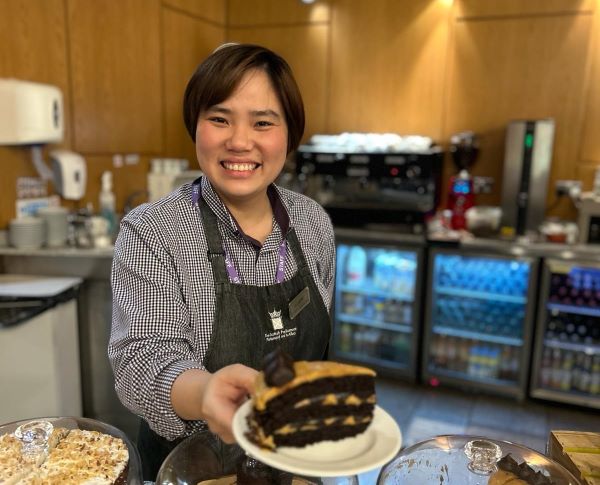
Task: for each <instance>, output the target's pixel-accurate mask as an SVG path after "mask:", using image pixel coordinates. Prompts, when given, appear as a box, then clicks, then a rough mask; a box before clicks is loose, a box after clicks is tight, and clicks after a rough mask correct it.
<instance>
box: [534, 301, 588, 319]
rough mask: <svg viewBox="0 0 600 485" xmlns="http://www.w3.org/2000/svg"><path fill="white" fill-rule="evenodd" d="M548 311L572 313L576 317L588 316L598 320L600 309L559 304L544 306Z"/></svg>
mask: <svg viewBox="0 0 600 485" xmlns="http://www.w3.org/2000/svg"><path fill="white" fill-rule="evenodd" d="M546 308H547V309H548V310H556V311H559V312H562V313H574V314H576V315H588V316H591V317H599V318H600V309H598V308H587V307H580V306H574V305H562V304H560V303H548V304H547V305H546Z"/></svg>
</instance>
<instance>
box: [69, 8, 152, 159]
mask: <svg viewBox="0 0 600 485" xmlns="http://www.w3.org/2000/svg"><path fill="white" fill-rule="evenodd" d="M68 22H69V25H68V27H69V46H70V58H71V73H72V89H73V93H72V96H73V106H74V112H73V123H74V128H75V130H74V133H75V143H74V148H75V150H77V151H79V152H82V153H96V154H100V153H111V152H113V153H114V152H138V153H160V152H161V150H162V149H163V139H162V125H161V122H162V116H161V78H160V75H161V73H160V64H161V57H160V39H161V35H160V6H159V3H158V0H152V1H151V0H122V1H119V2H113V1H112V0H97V1H94V2H89V1H87V0H69V1H68Z"/></svg>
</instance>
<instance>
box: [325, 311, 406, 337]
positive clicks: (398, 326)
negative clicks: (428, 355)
mask: <svg viewBox="0 0 600 485" xmlns="http://www.w3.org/2000/svg"><path fill="white" fill-rule="evenodd" d="M335 318H336V319H337V320H339V321H340V322H344V323H351V324H353V325H365V326H367V327H373V328H379V329H381V330H389V331H392V332H402V333H412V331H413V330H412V327H411V326H410V325H406V324H404V323H387V322H378V321H376V320H372V319H370V318H365V317H360V316H357V315H346V314H344V313H339V314H337V315H336V317H335Z"/></svg>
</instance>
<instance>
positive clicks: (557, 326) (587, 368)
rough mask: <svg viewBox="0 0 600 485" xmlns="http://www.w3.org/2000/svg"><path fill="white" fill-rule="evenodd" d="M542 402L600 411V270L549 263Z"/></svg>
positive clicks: (539, 375)
mask: <svg viewBox="0 0 600 485" xmlns="http://www.w3.org/2000/svg"><path fill="white" fill-rule="evenodd" d="M544 278H545V281H544V292H545V294H544V295H543V297H542V298H543V300H542V308H540V312H541V321H540V322H539V326H538V328H539V330H540V331H539V336H538V337H539V338H540V339H542V340H543V341H542V344H541V346H538V349H539V351H538V353H537V362H536V364H537V366H538V367H537V372H536V373H535V375H536V380H535V383H534V392H533V394H534V395H535V396H536V397H542V398H544V397H545V398H550V399H553V400H558V401H564V402H572V403H576V404H582V405H590V406H593V407H596V408H600V266H596V267H594V266H593V265H585V263H582V264H581V265H579V264H567V263H565V262H562V261H549V262H548V263H547V265H546V271H545V272H544Z"/></svg>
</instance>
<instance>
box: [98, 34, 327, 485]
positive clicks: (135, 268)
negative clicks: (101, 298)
mask: <svg viewBox="0 0 600 485" xmlns="http://www.w3.org/2000/svg"><path fill="white" fill-rule="evenodd" d="M184 119H185V124H186V127H187V130H188V132H189V134H190V136H191V138H192V139H193V140H194V142H195V144H196V155H197V158H198V164H199V165H200V168H201V169H202V172H203V174H204V175H203V176H202V177H201V178H200V179H198V180H196V181H195V182H194V183H192V184H186V185H183V186H182V187H180V188H179V189H177V190H176V191H175V192H173V193H171V194H170V195H168V196H167V197H165V198H163V199H161V200H158V201H156V202H154V203H152V204H147V205H144V206H140V207H138V208H136V209H134V210H132V211H131V212H130V213H129V214H127V216H126V217H125V219H124V220H123V222H122V224H121V231H120V233H119V237H118V239H117V242H116V244H115V255H114V260H113V261H114V262H113V273H112V285H113V304H114V311H113V315H114V317H113V327H112V332H111V341H110V344H109V356H110V359H111V363H112V365H113V369H114V372H115V381H116V386H115V387H116V389H117V393H118V395H119V397H120V399H121V400H122V402H123V403H124V404H125V405H126V406H127V407H128V408H129V409H131V410H132V411H133V412H134V413H136V414H138V415H139V416H142V417H143V419H144V421H143V422H142V425H141V427H140V435H139V438H138V447H139V449H140V454H141V456H142V465H143V468H144V478H145V479H146V480H154V479H155V476H156V472H157V470H158V467H159V466H160V464H161V463H162V461H163V460H164V458H165V457H166V455H167V454H168V453H169V451H170V450H171V449H172V448H173V447H174V446H175V445H176V444H177V443H178V441H179V440H181V439H182V438H183V437H186V436H189V435H190V434H192V433H194V432H196V431H198V430H201V429H205V428H206V427H207V426H208V427H209V428H210V429H211V430H212V431H213V432H214V433H216V434H218V435H219V436H220V437H221V438H222V439H223V440H224V441H226V442H231V441H232V440H233V434H232V419H233V415H234V413H235V411H236V410H237V409H238V408H239V406H240V405H241V404H242V403H243V401H244V400H245V399H246V396H247V395H248V394H250V393H251V392H252V390H253V388H254V382H255V378H256V375H257V372H256V370H255V369H258V368H261V367H262V360H263V356H264V355H266V354H268V353H270V352H272V351H273V350H275V349H276V348H281V349H282V350H284V351H285V352H286V353H288V354H290V355H291V356H292V357H293V358H294V359H295V360H322V359H323V358H324V356H325V353H326V349H327V344H328V342H329V337H330V328H331V323H330V315H329V311H330V309H331V298H332V292H333V281H334V274H335V267H334V264H335V263H334V262H335V245H334V236H333V228H332V226H331V221H330V220H329V217H328V216H327V214H326V213H325V211H324V210H323V209H322V208H321V207H320V206H319V205H318V204H317V203H316V202H314V201H313V200H311V199H309V198H307V197H305V196H303V195H300V194H297V193H295V192H291V191H289V190H286V189H283V188H280V187H277V186H276V185H275V184H274V181H275V179H276V178H277V176H278V175H279V173H280V172H281V170H282V168H283V165H284V163H285V159H286V156H287V155H288V154H289V153H290V152H291V151H292V150H294V149H295V148H296V147H297V146H298V143H299V141H300V139H301V137H302V134H303V131H304V107H303V103H302V97H301V95H300V92H299V90H298V86H297V85H296V82H295V80H294V77H293V75H292V72H291V69H290V67H289V66H288V64H287V63H286V61H285V60H283V59H282V58H281V57H280V56H279V55H277V54H275V53H274V52H272V51H270V50H268V49H265V48H264V47H260V46H256V45H249V44H228V45H224V46H221V47H220V48H218V49H217V50H216V51H214V52H213V53H212V54H211V55H210V56H209V57H208V58H207V59H206V60H205V61H203V62H202V63H201V64H200V66H199V67H198V69H197V70H196V72H195V73H194V74H193V76H192V77H191V79H190V81H189V83H188V86H187V88H186V91H185V96H184ZM298 302H301V304H298ZM290 309H293V311H291V310H290Z"/></svg>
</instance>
